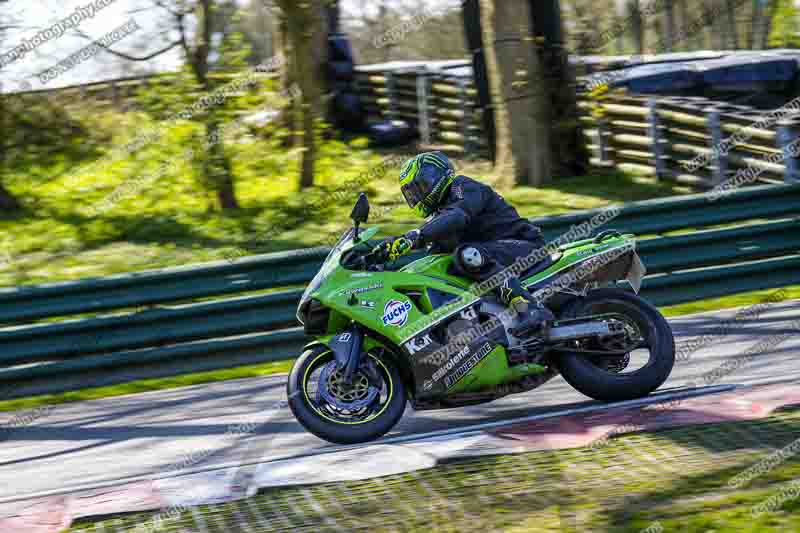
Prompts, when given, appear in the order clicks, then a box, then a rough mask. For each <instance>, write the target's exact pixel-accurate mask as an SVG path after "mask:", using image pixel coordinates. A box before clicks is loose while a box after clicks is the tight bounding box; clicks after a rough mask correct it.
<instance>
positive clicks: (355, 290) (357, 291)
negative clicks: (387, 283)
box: [339, 281, 383, 296]
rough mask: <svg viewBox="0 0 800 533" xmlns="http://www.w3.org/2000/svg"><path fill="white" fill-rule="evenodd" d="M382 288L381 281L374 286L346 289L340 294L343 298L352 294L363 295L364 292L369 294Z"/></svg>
mask: <svg viewBox="0 0 800 533" xmlns="http://www.w3.org/2000/svg"><path fill="white" fill-rule="evenodd" d="M382 288H383V282H382V281H379V282H378V283H373V284H372V285H368V286H366V287H353V288H352V289H344V290H342V291H340V292H339V294H340V295H342V296H350V295H351V294H361V293H362V292H369V291H374V290H375V289H382Z"/></svg>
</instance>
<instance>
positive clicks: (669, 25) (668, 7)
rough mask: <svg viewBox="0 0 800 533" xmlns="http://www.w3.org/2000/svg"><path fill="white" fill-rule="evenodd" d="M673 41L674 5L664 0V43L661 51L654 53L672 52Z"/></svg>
mask: <svg viewBox="0 0 800 533" xmlns="http://www.w3.org/2000/svg"><path fill="white" fill-rule="evenodd" d="M674 41H675V4H674V3H673V2H672V0H664V40H663V41H661V42H663V43H664V49H663V50H656V53H661V52H674V51H675V49H674Z"/></svg>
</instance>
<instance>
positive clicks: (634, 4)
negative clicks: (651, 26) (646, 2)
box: [628, 0, 644, 55]
mask: <svg viewBox="0 0 800 533" xmlns="http://www.w3.org/2000/svg"><path fill="white" fill-rule="evenodd" d="M628 16H629V17H630V21H631V38H632V39H633V49H634V50H636V53H637V54H639V55H642V54H644V21H643V20H642V11H641V9H640V8H639V0H631V1H630V2H629V3H628Z"/></svg>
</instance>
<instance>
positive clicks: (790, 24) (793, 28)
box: [769, 0, 800, 48]
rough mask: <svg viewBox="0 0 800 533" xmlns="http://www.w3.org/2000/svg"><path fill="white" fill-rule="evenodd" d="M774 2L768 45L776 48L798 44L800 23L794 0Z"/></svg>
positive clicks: (799, 43)
mask: <svg viewBox="0 0 800 533" xmlns="http://www.w3.org/2000/svg"><path fill="white" fill-rule="evenodd" d="M775 2H776V5H775V8H774V11H773V16H772V31H771V32H770V34H769V45H770V46H773V47H778V48H795V47H797V46H800V23H798V19H797V8H796V7H795V5H794V0H775Z"/></svg>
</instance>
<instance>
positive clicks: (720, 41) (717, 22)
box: [709, 0, 727, 50]
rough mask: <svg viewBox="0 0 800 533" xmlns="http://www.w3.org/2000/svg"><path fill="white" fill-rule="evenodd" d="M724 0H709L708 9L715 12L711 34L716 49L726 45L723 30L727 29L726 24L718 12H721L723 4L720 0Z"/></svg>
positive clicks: (721, 48) (722, 48) (723, 47)
mask: <svg viewBox="0 0 800 533" xmlns="http://www.w3.org/2000/svg"><path fill="white" fill-rule="evenodd" d="M724 1H725V0H711V1H710V5H709V9H710V10H711V12H712V13H714V14H715V16H714V19H713V22H712V24H711V35H712V39H713V43H714V48H716V49H717V50H724V49H725V48H726V47H727V43H726V38H725V32H726V30H727V28H726V24H725V23H724V20H723V18H722V17H721V16H720V14H721V13H722V12H723V10H724V9H723V8H724V6H723V5H722V2H724Z"/></svg>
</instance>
